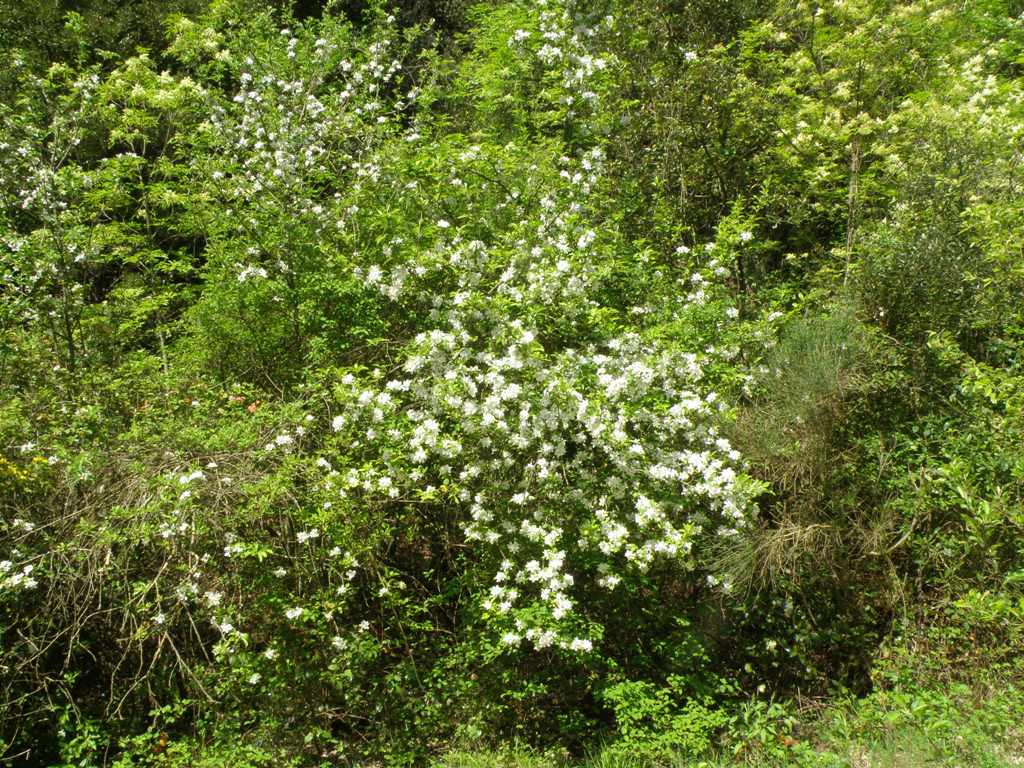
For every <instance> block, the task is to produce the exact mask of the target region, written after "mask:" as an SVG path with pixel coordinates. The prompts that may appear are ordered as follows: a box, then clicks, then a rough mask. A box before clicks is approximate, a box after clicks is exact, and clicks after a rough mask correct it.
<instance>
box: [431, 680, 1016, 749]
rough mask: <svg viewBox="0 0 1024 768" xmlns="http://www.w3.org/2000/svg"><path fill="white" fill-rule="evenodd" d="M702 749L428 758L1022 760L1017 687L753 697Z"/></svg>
mask: <svg viewBox="0 0 1024 768" xmlns="http://www.w3.org/2000/svg"><path fill="white" fill-rule="evenodd" d="M741 711H742V715H737V717H735V718H734V721H733V725H732V726H731V727H730V728H729V729H727V732H726V733H724V734H722V738H721V740H720V743H719V744H718V745H717V746H716V747H715V748H714V749H713V750H712V751H711V752H710V753H708V754H703V755H682V754H680V755H676V756H674V757H672V758H671V759H669V760H652V759H649V758H645V757H644V755H643V754H642V753H641V750H636V751H634V753H633V754H628V753H627V754H625V755H624V754H623V750H621V749H617V750H604V751H601V752H598V753H596V754H594V755H592V756H590V757H588V758H586V759H582V760H570V759H567V758H566V757H564V756H562V755H557V754H544V753H541V752H537V751H534V750H531V749H528V748H525V747H522V746H508V747H505V748H502V749H498V750H489V751H488V750H474V749H469V750H462V751H453V752H450V753H448V754H447V755H445V756H444V757H443V758H441V759H440V760H438V761H437V762H436V764H435V768H652V767H653V766H664V768H690V767H692V768H740V766H743V767H744V768H775V767H776V766H778V767H780V768H781V766H799V767H806V768H925V767H926V766H927V767H928V768H937V767H939V766H948V767H949V768H1024V691H1022V690H1019V689H1017V688H1015V687H1014V686H1012V685H1006V686H1005V687H1003V688H1001V689H999V690H992V689H987V690H980V689H978V688H971V687H968V686H966V685H951V686H948V687H945V688H942V689H923V690H914V691H883V692H880V693H875V694H872V695H870V696H868V697H865V698H862V699H853V698H847V699H839V700H836V701H833V702H831V703H830V704H828V705H827V706H824V707H821V708H818V709H817V710H816V711H814V712H808V713H805V714H804V715H803V716H797V717H795V718H794V717H793V716H792V714H790V715H788V716H786V717H784V718H783V717H779V716H778V715H777V714H773V715H772V716H771V717H769V716H768V713H769V712H772V713H778V712H779V711H780V708H779V707H778V706H774V707H768V706H763V702H762V703H761V704H755V705H754V706H753V707H749V706H748V707H745V708H742V710H741Z"/></svg>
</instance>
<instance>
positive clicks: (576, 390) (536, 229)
mask: <svg viewBox="0 0 1024 768" xmlns="http://www.w3.org/2000/svg"><path fill="white" fill-rule="evenodd" d="M542 5H543V7H542V9H541V11H540V13H541V16H542V20H541V25H540V29H541V30H542V32H543V34H542V37H543V38H544V40H545V41H546V42H545V43H544V46H545V48H542V49H540V51H539V52H537V54H536V55H538V56H539V57H540V58H541V59H542V60H544V61H545V62H546V63H550V65H551V66H552V67H557V68H558V69H557V71H559V72H562V73H563V74H564V77H563V81H564V87H565V89H566V93H567V94H569V93H570V92H571V91H576V90H579V89H580V88H581V87H584V86H585V85H586V83H587V81H588V79H589V78H590V77H591V76H592V75H593V73H594V72H597V71H599V70H600V69H601V68H602V66H604V65H603V63H602V62H603V61H604V59H603V58H602V57H601V56H595V55H593V54H591V53H589V52H588V51H587V50H586V42H587V40H588V39H590V37H591V36H590V35H588V34H586V33H585V31H582V30H580V29H574V28H573V26H572V24H571V23H570V19H571V18H573V16H572V14H570V13H569V12H568V10H566V9H564V8H562V9H560V10H553V9H554V4H553V3H550V2H547V3H543V4H542ZM528 41H529V35H524V34H521V33H516V32H513V33H512V37H511V39H510V46H511V47H513V48H514V49H516V50H518V46H521V45H524V44H525V43H527V42H528ZM545 49H546V50H545ZM482 151H483V152H486V150H481V149H480V148H479V147H476V146H474V147H472V148H471V151H469V152H467V153H465V154H464V155H463V158H462V159H463V160H464V161H466V162H473V161H475V160H476V159H477V158H479V157H480V155H481V152H482ZM555 167H556V169H557V175H555V176H554V177H553V178H550V179H548V180H547V181H546V182H544V181H539V182H538V184H539V185H540V186H538V188H536V189H534V190H532V192H533V196H532V197H530V198H529V199H527V198H525V197H518V196H516V195H515V193H514V190H510V194H509V201H514V207H513V210H515V211H516V212H517V213H518V215H519V216H520V217H521V221H520V222H519V224H518V225H517V226H515V227H513V231H512V232H511V233H496V234H495V235H493V237H494V241H493V242H484V241H481V240H471V241H468V242H467V241H465V240H463V239H462V236H461V234H460V233H459V232H458V231H455V230H454V229H453V228H450V227H448V226H446V225H447V224H448V222H446V221H444V222H438V225H437V228H436V232H437V241H436V244H435V246H434V247H433V248H425V249H422V250H419V251H411V252H408V253H407V252H402V253H390V254H389V255H391V256H392V258H391V264H390V265H389V267H388V268H387V272H386V271H385V270H384V269H383V268H381V267H380V266H378V265H371V266H370V267H369V268H367V269H365V270H364V271H362V272H360V275H361V277H362V280H363V282H364V285H365V286H366V288H367V290H379V289H380V287H381V286H382V285H387V284H391V283H392V280H391V277H390V275H393V274H401V275H402V284H401V290H400V291H398V292H396V293H400V295H401V296H402V300H403V301H406V302H408V303H409V305H410V306H419V305H425V306H429V307H431V310H430V311H429V312H428V313H427V314H426V315H425V318H426V325H425V327H421V329H419V332H418V333H415V334H413V335H412V338H411V341H410V342H409V343H408V344H407V345H406V348H405V356H404V360H400V361H396V362H398V363H399V365H396V368H395V372H394V373H393V374H392V377H391V378H388V377H387V376H386V375H384V374H383V373H382V372H377V373H375V374H371V375H368V376H366V377H365V378H362V379H357V378H356V377H355V376H353V375H351V374H349V375H347V376H345V377H344V378H343V379H342V381H341V384H340V387H339V388H338V395H339V399H340V402H339V403H338V408H337V409H335V410H334V414H333V416H332V422H331V423H332V428H333V431H334V432H335V433H336V439H337V440H338V445H339V446H342V448H341V450H343V451H344V453H345V455H346V456H345V459H346V460H345V461H344V463H346V464H348V465H349V466H350V467H352V468H350V469H348V470H342V471H339V472H335V471H334V470H330V471H329V472H328V473H327V476H326V478H325V482H326V483H327V485H328V487H329V488H331V489H333V491H334V492H335V493H337V494H338V496H339V497H349V498H351V497H356V498H357V499H359V500H360V501H361V503H365V504H368V505H374V506H380V507H382V508H383V507H384V506H385V505H392V504H404V503H411V502H417V503H418V502H419V500H421V499H424V498H428V499H431V498H436V495H437V492H438V489H439V488H441V487H442V486H443V487H445V488H447V489H448V492H449V494H448V496H449V497H451V498H454V499H455V501H456V503H457V504H458V505H459V506H460V507H461V508H462V510H464V514H465V525H464V530H465V535H466V538H467V540H468V541H470V542H476V543H477V546H478V547H479V548H480V552H481V555H482V557H484V558H485V559H486V560H489V561H492V562H493V563H494V566H495V568H494V576H493V584H492V585H491V586H490V588H489V589H488V591H487V593H486V594H485V595H483V596H482V598H481V599H482V604H483V607H484V609H485V610H486V611H488V613H489V615H491V616H492V617H493V620H494V623H495V626H496V627H497V628H499V629H500V630H501V631H502V634H501V635H500V636H501V639H502V641H503V643H505V644H506V645H508V646H509V647H518V646H519V645H520V643H521V642H522V641H524V640H525V641H527V642H528V643H529V644H531V645H532V646H533V647H534V648H536V649H544V648H548V647H554V646H557V647H560V648H563V649H565V650H567V651H571V652H576V653H586V652H588V651H590V650H592V648H593V640H592V639H591V638H590V637H588V636H587V634H588V626H587V623H588V616H587V614H588V610H587V606H586V605H583V604H581V600H582V599H583V598H584V597H586V596H587V595H588V594H592V593H593V591H594V588H595V587H596V588H599V589H615V588H616V587H617V586H618V585H619V584H620V583H621V582H622V581H623V579H627V578H630V577H631V576H635V575H637V574H642V573H644V572H646V571H648V570H649V569H650V568H652V567H653V566H655V564H656V563H658V562H664V563H666V564H670V563H676V564H678V565H682V566H686V565H688V562H689V560H690V558H691V556H692V550H693V547H694V544H695V542H696V541H697V539H698V537H700V536H701V535H705V536H712V535H716V534H718V535H731V533H733V532H735V531H736V530H737V529H738V528H739V527H741V526H742V525H744V523H745V520H746V511H747V509H748V507H749V499H748V495H749V494H748V489H747V486H746V484H745V483H744V482H743V480H742V478H741V476H740V475H739V474H738V473H737V466H738V462H739V455H738V454H737V453H736V451H734V450H733V449H732V447H731V446H730V445H729V443H728V441H727V440H726V439H725V438H724V437H722V435H721V434H719V432H718V431H717V428H716V426H715V425H716V422H717V420H718V416H719V412H720V410H721V409H722V408H723V405H722V404H721V403H720V401H719V399H718V398H717V396H716V395H715V394H714V393H713V392H709V391H706V389H705V388H704V387H703V385H702V378H703V366H702V360H701V358H700V357H699V356H698V355H697V354H694V353H692V352H688V351H682V350H679V349H676V348H673V347H671V346H669V345H665V344H661V343H658V342H655V341H649V340H645V339H644V338H642V337H641V336H640V335H638V334H629V333H625V334H618V335H614V334H613V335H608V336H605V337H604V338H598V339H591V340H587V341H584V340H582V339H578V340H577V342H576V343H575V344H574V343H573V342H572V341H569V340H571V339H573V338H574V333H575V331H574V328H575V327H576V323H578V322H582V320H583V318H585V317H587V316H588V315H589V313H592V312H593V311H595V310H600V309H601V308H602V306H604V304H603V302H604V301H605V299H604V298H603V294H602V293H601V290H600V288H601V286H600V284H599V279H600V275H601V271H602V268H603V267H605V266H606V265H607V264H608V263H610V260H611V259H613V258H615V257H613V256H610V255H605V250H606V248H607V245H605V241H606V238H605V237H604V236H603V235H602V232H603V231H605V230H606V225H604V226H602V225H601V224H599V223H597V222H595V221H593V220H592V219H593V215H592V208H593V205H592V203H591V201H590V198H591V195H592V194H593V193H594V191H595V190H596V189H597V188H598V186H599V185H600V183H601V168H602V153H601V151H600V149H599V148H597V147H594V148H591V149H587V150H584V151H582V152H581V153H580V154H579V155H578V156H577V157H576V158H569V157H563V158H561V159H559V160H557V162H556V163H555ZM472 178H474V179H475V177H472ZM399 183H400V180H395V184H396V185H398V184H399ZM464 183H465V184H467V185H472V184H475V183H479V182H477V181H475V180H474V181H466V182H464ZM481 191H483V190H482V188H481ZM463 223H465V222H463ZM460 229H462V227H460ZM479 231H487V227H486V226H481V227H480V228H479ZM452 232H455V234H451V233H452ZM402 259H405V260H404V261H402ZM421 277H422V279H420V278H421ZM700 280H701V285H700V286H698V290H699V288H700V287H703V286H704V285H705V283H704V278H700ZM694 301H695V303H700V301H701V297H700V296H697V297H695V298H694ZM641 309H645V308H641ZM336 464H337V462H335V461H326V462H324V466H325V467H331V466H334V465H336Z"/></svg>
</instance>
